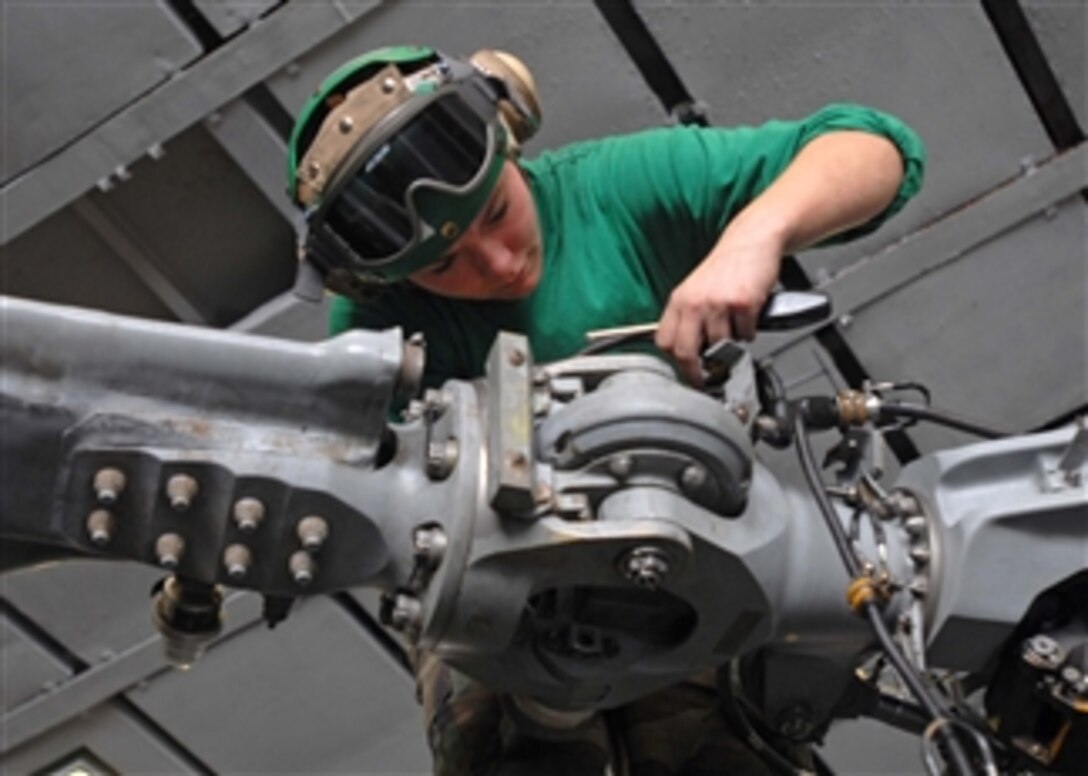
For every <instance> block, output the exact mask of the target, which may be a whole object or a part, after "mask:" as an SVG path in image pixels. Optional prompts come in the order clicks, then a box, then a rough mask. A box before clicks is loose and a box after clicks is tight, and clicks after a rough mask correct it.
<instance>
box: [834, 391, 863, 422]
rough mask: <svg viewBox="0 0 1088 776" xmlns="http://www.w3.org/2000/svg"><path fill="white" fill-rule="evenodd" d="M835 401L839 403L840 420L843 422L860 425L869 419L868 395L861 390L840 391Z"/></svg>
mask: <svg viewBox="0 0 1088 776" xmlns="http://www.w3.org/2000/svg"><path fill="white" fill-rule="evenodd" d="M835 401H836V403H837V404H838V409H839V420H840V422H842V423H843V424H845V425H853V426H860V425H863V424H864V423H865V421H867V420H868V419H869V407H868V404H867V402H866V396H865V394H864V393H862V392H861V391H855V390H845V391H839V394H838V395H837V396H836V397H835Z"/></svg>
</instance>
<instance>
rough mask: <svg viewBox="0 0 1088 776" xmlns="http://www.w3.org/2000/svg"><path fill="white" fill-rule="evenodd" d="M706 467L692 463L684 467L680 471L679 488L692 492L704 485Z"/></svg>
mask: <svg viewBox="0 0 1088 776" xmlns="http://www.w3.org/2000/svg"><path fill="white" fill-rule="evenodd" d="M706 480H707V473H706V467H704V466H703V465H702V464H698V463H692V464H688V465H687V466H685V467H684V470H683V471H682V472H680V488H681V489H682V490H683V491H684V492H685V493H692V492H693V491H697V490H699V489H700V488H702V487H703V486H704V485H706Z"/></svg>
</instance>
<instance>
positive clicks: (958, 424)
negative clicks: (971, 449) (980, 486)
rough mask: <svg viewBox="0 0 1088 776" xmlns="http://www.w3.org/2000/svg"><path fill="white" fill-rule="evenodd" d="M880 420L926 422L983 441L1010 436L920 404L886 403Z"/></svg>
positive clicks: (881, 410)
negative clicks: (976, 437) (981, 438)
mask: <svg viewBox="0 0 1088 776" xmlns="http://www.w3.org/2000/svg"><path fill="white" fill-rule="evenodd" d="M880 418H881V419H882V420H884V419H887V418H906V419H909V420H927V421H929V422H930V423H936V424H938V425H940V426H947V427H949V428H954V429H956V430H958V431H965V432H967V433H968V434H974V435H976V436H980V437H983V438H984V439H1004V438H1005V437H1008V436H1011V434H1009V432H1007V431H1000V430H998V429H994V428H990V427H988V426H984V425H982V424H981V423H977V422H975V421H973V420H970V419H968V418H964V417H962V416H959V415H954V414H952V413H950V412H945V411H944V410H935V409H933V408H932V407H926V406H923V405H921V404H907V403H899V402H895V403H887V404H882V405H881V406H880Z"/></svg>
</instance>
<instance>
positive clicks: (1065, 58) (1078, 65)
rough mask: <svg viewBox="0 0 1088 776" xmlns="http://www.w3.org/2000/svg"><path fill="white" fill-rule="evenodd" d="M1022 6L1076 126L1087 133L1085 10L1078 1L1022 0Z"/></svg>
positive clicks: (1087, 15)
mask: <svg viewBox="0 0 1088 776" xmlns="http://www.w3.org/2000/svg"><path fill="white" fill-rule="evenodd" d="M1021 6H1022V7H1023V9H1024V15H1025V16H1027V19H1028V22H1029V24H1030V25H1031V27H1032V29H1033V30H1034V32H1035V36H1036V37H1037V38H1038V39H1039V45H1040V46H1042V48H1043V53H1044V54H1045V55H1046V59H1047V63H1048V64H1049V65H1050V67H1051V69H1052V70H1053V71H1054V75H1055V76H1056V77H1057V79H1058V84H1059V86H1061V89H1062V94H1063V95H1064V96H1065V98H1066V99H1067V100H1068V101H1069V105H1070V107H1072V109H1073V113H1074V114H1075V115H1076V117H1077V122H1078V123H1079V124H1080V127H1081V129H1082V130H1084V131H1088V52H1086V50H1085V43H1084V42H1085V40H1088V6H1086V5H1085V4H1084V3H1082V2H1078V1H1077V0H1066V1H1065V2H1061V1H1060V0H1059V1H1058V2H1055V1H1054V0H1050V1H1049V2H1048V0H1025V2H1022V3H1021Z"/></svg>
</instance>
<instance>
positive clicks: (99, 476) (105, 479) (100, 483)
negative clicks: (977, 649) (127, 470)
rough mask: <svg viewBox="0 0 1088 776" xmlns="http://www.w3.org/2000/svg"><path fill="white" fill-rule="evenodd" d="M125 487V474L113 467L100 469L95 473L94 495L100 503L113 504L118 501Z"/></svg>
mask: <svg viewBox="0 0 1088 776" xmlns="http://www.w3.org/2000/svg"><path fill="white" fill-rule="evenodd" d="M124 489H125V474H124V472H122V471H121V470H120V469H114V468H112V467H110V468H107V469H99V470H98V471H97V472H95V475H94V497H95V498H96V499H97V500H98V503H99V504H104V505H106V506H111V505H113V504H116V503H117V499H118V498H120V496H121V493H122V492H123V491H124Z"/></svg>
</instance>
